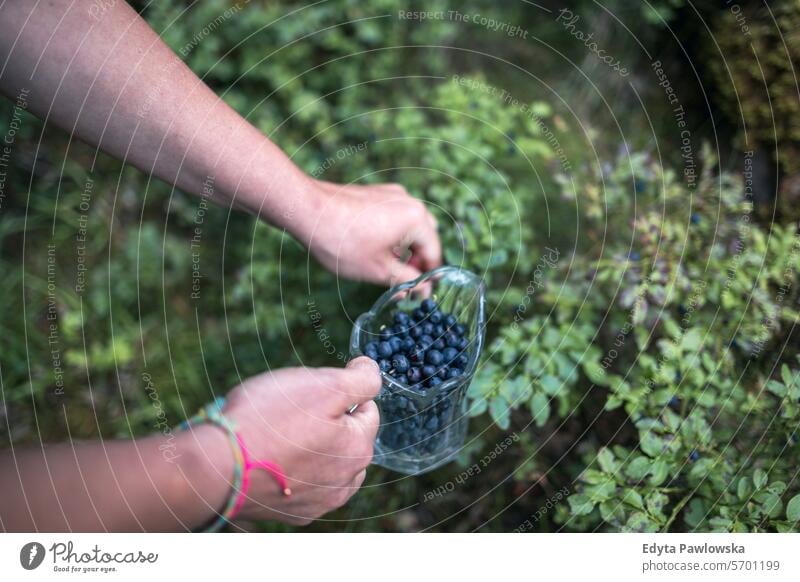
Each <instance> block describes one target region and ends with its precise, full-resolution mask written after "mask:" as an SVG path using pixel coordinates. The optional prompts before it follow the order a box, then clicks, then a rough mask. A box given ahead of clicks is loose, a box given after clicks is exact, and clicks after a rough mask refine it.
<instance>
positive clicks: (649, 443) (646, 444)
mask: <svg viewBox="0 0 800 582" xmlns="http://www.w3.org/2000/svg"><path fill="white" fill-rule="evenodd" d="M639 446H640V447H641V449H642V451H643V452H644V453H645V454H646V455H648V456H650V457H657V456H659V455H660V454H661V453H662V452H663V451H664V441H663V440H662V439H661V438H659V437H657V436H656V435H654V434H653V433H652V432H650V431H647V432H645V433H643V434H642V436H641V440H640V441H639Z"/></svg>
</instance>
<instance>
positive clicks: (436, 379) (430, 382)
mask: <svg viewBox="0 0 800 582" xmlns="http://www.w3.org/2000/svg"><path fill="white" fill-rule="evenodd" d="M441 383H442V379H441V378H439V377H437V376H434V377H433V378H429V379H428V382H427V385H428V388H436V386H438V385H439V384H441Z"/></svg>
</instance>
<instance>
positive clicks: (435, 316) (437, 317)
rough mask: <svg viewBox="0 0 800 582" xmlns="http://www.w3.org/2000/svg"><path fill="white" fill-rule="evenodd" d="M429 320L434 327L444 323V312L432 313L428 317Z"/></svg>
mask: <svg viewBox="0 0 800 582" xmlns="http://www.w3.org/2000/svg"><path fill="white" fill-rule="evenodd" d="M428 319H429V320H430V322H431V323H432V324H434V325H436V324H437V323H442V312H441V311H431V312H430V315H428Z"/></svg>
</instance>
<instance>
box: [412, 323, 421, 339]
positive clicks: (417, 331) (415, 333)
mask: <svg viewBox="0 0 800 582" xmlns="http://www.w3.org/2000/svg"><path fill="white" fill-rule="evenodd" d="M423 333H424V332H423V331H422V326H421V325H415V326H414V327H412V328H411V329H409V330H408V335H410V336H411V337H412V338H414V339H419V338H421V337H422V334H423Z"/></svg>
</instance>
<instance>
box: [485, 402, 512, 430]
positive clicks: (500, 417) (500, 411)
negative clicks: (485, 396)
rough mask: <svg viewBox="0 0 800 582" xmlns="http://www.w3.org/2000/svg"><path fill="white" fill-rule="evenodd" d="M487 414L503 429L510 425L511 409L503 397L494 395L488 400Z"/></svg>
mask: <svg viewBox="0 0 800 582" xmlns="http://www.w3.org/2000/svg"><path fill="white" fill-rule="evenodd" d="M489 416H491V417H492V420H493V421H494V423H495V424H496V425H497V426H499V427H500V428H502V429H503V430H506V429H508V427H509V426H511V409H510V408H509V407H508V403H507V402H506V401H505V399H504V398H501V397H499V396H498V397H495V398H492V400H491V401H490V402H489Z"/></svg>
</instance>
